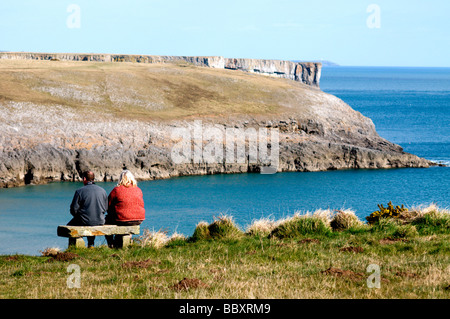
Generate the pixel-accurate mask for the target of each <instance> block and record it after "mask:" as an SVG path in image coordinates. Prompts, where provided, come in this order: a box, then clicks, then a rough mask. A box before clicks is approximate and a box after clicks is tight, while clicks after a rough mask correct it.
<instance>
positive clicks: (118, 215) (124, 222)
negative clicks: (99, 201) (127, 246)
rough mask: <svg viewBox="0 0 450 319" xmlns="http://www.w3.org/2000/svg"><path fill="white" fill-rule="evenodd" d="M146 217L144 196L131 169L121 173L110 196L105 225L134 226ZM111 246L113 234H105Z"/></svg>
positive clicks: (112, 244)
mask: <svg viewBox="0 0 450 319" xmlns="http://www.w3.org/2000/svg"><path fill="white" fill-rule="evenodd" d="M144 219H145V208H144V196H143V194H142V190H141V189H140V188H139V187H138V186H137V182H136V179H135V178H134V176H133V174H132V173H131V172H130V171H129V170H124V171H123V172H122V173H121V174H120V178H119V182H118V184H117V186H116V187H114V189H113V190H112V191H111V193H110V194H109V196H108V215H107V216H106V217H105V225H118V226H134V225H140V224H141V223H142V222H143V221H144ZM105 238H106V241H107V243H108V246H109V247H113V246H114V237H113V235H110V236H105Z"/></svg>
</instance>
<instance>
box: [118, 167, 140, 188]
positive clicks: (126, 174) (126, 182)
mask: <svg viewBox="0 0 450 319" xmlns="http://www.w3.org/2000/svg"><path fill="white" fill-rule="evenodd" d="M120 185H123V186H125V187H130V186H133V187H135V186H137V182H136V179H135V178H134V176H133V174H132V173H131V172H130V171H129V170H124V171H122V173H120V177H119V183H117V186H120Z"/></svg>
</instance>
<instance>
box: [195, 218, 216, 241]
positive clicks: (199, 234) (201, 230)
mask: <svg viewBox="0 0 450 319" xmlns="http://www.w3.org/2000/svg"><path fill="white" fill-rule="evenodd" d="M208 226H209V225H208V223H207V222H204V221H201V222H199V223H198V224H197V226H196V227H195V230H194V233H193V234H192V236H191V238H190V240H192V241H197V240H205V239H211V235H210V234H209V228H208Z"/></svg>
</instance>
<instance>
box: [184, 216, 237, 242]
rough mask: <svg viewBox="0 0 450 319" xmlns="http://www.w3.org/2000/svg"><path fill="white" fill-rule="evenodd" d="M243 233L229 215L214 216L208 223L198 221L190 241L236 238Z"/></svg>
mask: <svg viewBox="0 0 450 319" xmlns="http://www.w3.org/2000/svg"><path fill="white" fill-rule="evenodd" d="M242 235H243V232H242V231H241V230H240V229H239V227H237V226H236V224H235V223H234V221H233V218H232V217H231V216H219V217H217V218H216V217H215V218H214V222H212V223H211V224H209V225H208V223H206V222H200V223H198V224H197V226H196V227H195V230H194V233H193V234H192V236H191V238H190V241H198V240H206V239H222V238H227V239H236V238H239V237H241V236H242Z"/></svg>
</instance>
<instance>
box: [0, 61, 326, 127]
mask: <svg viewBox="0 0 450 319" xmlns="http://www.w3.org/2000/svg"><path fill="white" fill-rule="evenodd" d="M0 71H1V72H0V101H3V102H5V101H16V102H33V103H36V104H41V105H64V106H67V107H70V108H71V109H74V110H77V111H80V112H94V113H99V112H98V111H101V113H102V114H105V113H106V114H110V115H113V116H115V117H120V118H125V119H139V120H149V119H174V118H181V117H188V116H198V115H212V116H220V115H229V114H259V115H261V114H262V115H263V114H267V113H275V114H276V113H280V112H283V111H286V109H287V108H292V107H295V108H296V109H297V110H299V111H302V106H306V105H310V104H312V103H313V102H314V95H311V94H308V93H309V92H314V91H318V90H315V89H313V88H311V87H309V86H307V85H304V84H301V83H298V82H295V81H289V80H284V79H275V78H271V77H267V76H260V75H252V74H248V73H244V72H238V71H232V70H225V69H212V68H205V67H195V66H192V65H189V64H187V63H182V62H179V63H171V64H139V63H104V62H62V61H33V60H1V61H0ZM96 115H98V114H96Z"/></svg>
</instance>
